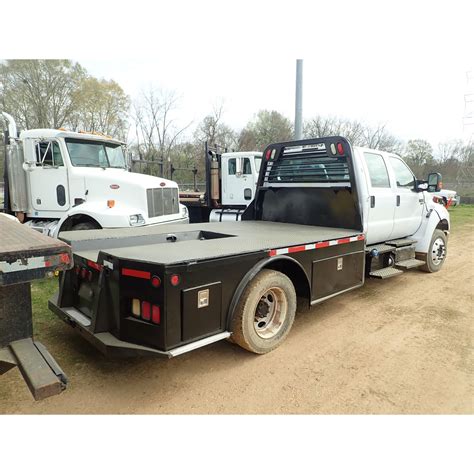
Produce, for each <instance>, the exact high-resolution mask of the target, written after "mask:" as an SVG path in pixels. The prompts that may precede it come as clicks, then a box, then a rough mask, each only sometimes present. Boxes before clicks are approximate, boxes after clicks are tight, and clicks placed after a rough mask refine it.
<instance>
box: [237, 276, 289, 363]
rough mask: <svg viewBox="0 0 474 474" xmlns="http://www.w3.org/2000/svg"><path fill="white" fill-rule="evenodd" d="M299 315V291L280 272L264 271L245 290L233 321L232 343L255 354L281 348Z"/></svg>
mask: <svg viewBox="0 0 474 474" xmlns="http://www.w3.org/2000/svg"><path fill="white" fill-rule="evenodd" d="M295 312H296V292H295V288H294V286H293V283H292V282H291V280H290V279H289V278H288V277H287V276H286V275H284V274H283V273H281V272H277V271H274V270H262V271H261V272H260V273H259V274H258V275H257V276H256V277H255V278H254V279H253V280H252V281H251V282H250V283H249V284H248V285H247V287H246V288H245V290H244V292H243V293H242V296H241V297H240V300H239V303H238V305H237V307H236V309H235V312H234V317H233V320H232V336H231V341H232V342H235V343H236V344H238V345H239V346H240V347H243V348H244V349H247V350H248V351H250V352H254V353H255V354H265V353H266V352H270V351H271V350H273V349H275V348H276V347H278V346H279V345H280V344H281V343H282V342H283V341H284V340H285V338H286V337H287V336H288V333H289V332H290V329H291V326H292V325H293V321H294V319H295Z"/></svg>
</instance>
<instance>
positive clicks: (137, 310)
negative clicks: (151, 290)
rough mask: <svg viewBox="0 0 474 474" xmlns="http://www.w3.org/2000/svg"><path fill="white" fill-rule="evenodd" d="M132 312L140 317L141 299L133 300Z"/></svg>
mask: <svg viewBox="0 0 474 474" xmlns="http://www.w3.org/2000/svg"><path fill="white" fill-rule="evenodd" d="M132 314H133V315H134V316H136V317H137V318H139V317H140V300H138V299H137V298H134V299H133V300H132Z"/></svg>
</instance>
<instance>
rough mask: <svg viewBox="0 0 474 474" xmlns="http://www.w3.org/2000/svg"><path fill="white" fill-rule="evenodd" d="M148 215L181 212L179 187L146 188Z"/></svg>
mask: <svg viewBox="0 0 474 474" xmlns="http://www.w3.org/2000/svg"><path fill="white" fill-rule="evenodd" d="M146 197H147V203H148V217H158V216H167V215H169V214H178V213H179V201H178V188H153V189H147V190H146Z"/></svg>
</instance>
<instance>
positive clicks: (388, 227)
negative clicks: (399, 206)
mask: <svg viewBox="0 0 474 474" xmlns="http://www.w3.org/2000/svg"><path fill="white" fill-rule="evenodd" d="M363 155H364V162H365V168H366V172H365V174H366V176H367V185H368V191H369V205H368V221H367V235H366V238H367V243H368V244H375V243H379V242H384V241H385V240H388V239H389V238H390V236H391V234H392V230H393V215H394V212H395V200H394V196H393V190H392V187H391V184H390V175H389V172H388V167H387V163H386V161H385V158H384V156H383V155H382V154H378V153H373V152H363Z"/></svg>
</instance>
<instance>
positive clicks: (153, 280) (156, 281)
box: [151, 275, 161, 288]
mask: <svg viewBox="0 0 474 474" xmlns="http://www.w3.org/2000/svg"><path fill="white" fill-rule="evenodd" d="M160 285H161V280H160V277H157V276H156V275H153V276H152V277H151V286H153V287H154V288H159V287H160Z"/></svg>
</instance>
